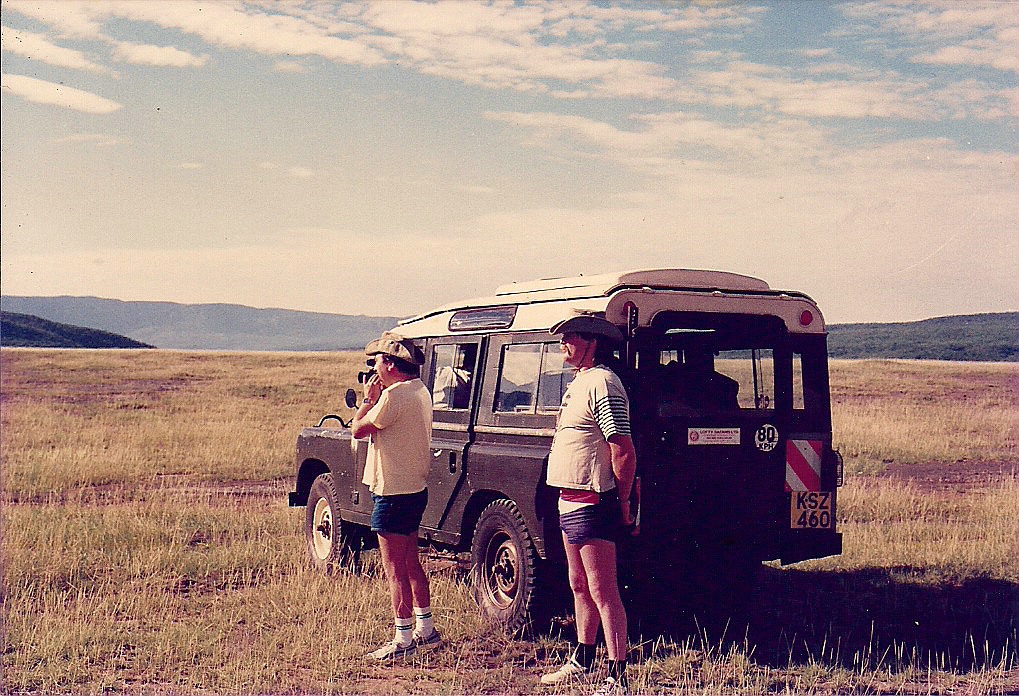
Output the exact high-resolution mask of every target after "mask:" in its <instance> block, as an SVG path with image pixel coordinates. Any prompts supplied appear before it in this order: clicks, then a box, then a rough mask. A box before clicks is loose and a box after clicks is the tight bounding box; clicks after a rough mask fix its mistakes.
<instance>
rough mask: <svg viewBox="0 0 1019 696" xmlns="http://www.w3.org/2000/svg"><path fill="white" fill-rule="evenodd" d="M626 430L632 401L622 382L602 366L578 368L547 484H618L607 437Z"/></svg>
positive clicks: (600, 487) (604, 487)
mask: <svg viewBox="0 0 1019 696" xmlns="http://www.w3.org/2000/svg"><path fill="white" fill-rule="evenodd" d="M629 434H630V403H629V400H628V399H627V397H626V390H625V389H624V388H623V383H622V382H621V381H620V380H619V377H617V376H616V374H615V373H614V372H613V371H612V370H610V369H608V368H607V367H604V366H602V365H596V366H595V367H592V368H589V369H587V370H581V371H580V372H579V373H578V374H577V377H576V378H575V379H574V380H573V381H572V382H570V386H569V387H567V389H566V393H565V394H563V403H562V407H561V408H560V410H559V419H558V421H557V422H556V431H555V436H554V437H553V438H552V450H551V452H549V456H548V474H547V476H546V481H547V483H548V485H550V486H555V487H557V488H572V489H575V490H586V491H595V492H597V493H604V492H606V491H610V490H612V489H613V488H615V487H616V479H615V476H614V475H613V473H612V458H611V456H610V452H609V443H608V439H609V438H610V437H612V436H613V435H629Z"/></svg>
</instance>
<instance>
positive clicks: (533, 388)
mask: <svg viewBox="0 0 1019 696" xmlns="http://www.w3.org/2000/svg"><path fill="white" fill-rule="evenodd" d="M540 369H541V344H540V343H520V344H511V345H508V346H503V348H502V369H500V370H499V390H498V392H496V395H495V410H496V411H498V412H501V413H533V412H534V401H535V395H536V393H537V391H538V374H539V371H540Z"/></svg>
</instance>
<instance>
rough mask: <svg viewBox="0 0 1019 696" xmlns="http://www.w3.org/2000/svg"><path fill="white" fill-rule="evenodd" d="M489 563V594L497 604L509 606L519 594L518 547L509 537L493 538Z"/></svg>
mask: <svg viewBox="0 0 1019 696" xmlns="http://www.w3.org/2000/svg"><path fill="white" fill-rule="evenodd" d="M492 548H493V551H492V554H491V555H490V557H489V558H490V563H489V573H488V576H489V594H490V596H491V598H492V601H494V602H495V603H496V604H497V605H499V606H501V607H507V606H509V605H510V604H512V603H513V600H514V599H515V598H516V595H517V585H518V582H519V559H518V558H517V549H516V546H515V545H514V544H513V542H512V541H511V540H509V539H503V540H501V542H500V541H499V540H493V544H492Z"/></svg>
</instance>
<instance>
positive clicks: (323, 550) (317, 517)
mask: <svg viewBox="0 0 1019 696" xmlns="http://www.w3.org/2000/svg"><path fill="white" fill-rule="evenodd" d="M312 529H314V534H313V535H312V547H313V549H314V552H315V556H316V557H317V558H319V559H320V560H325V559H327V558H329V553H330V551H332V548H333V511H332V508H330V507H329V502H328V501H326V500H325V499H324V498H320V499H319V501H318V502H317V503H315V513H314V517H313V518H312Z"/></svg>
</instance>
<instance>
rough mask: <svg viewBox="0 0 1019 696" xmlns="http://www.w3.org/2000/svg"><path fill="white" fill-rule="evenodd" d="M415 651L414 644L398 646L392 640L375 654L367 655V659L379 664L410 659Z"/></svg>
mask: <svg viewBox="0 0 1019 696" xmlns="http://www.w3.org/2000/svg"><path fill="white" fill-rule="evenodd" d="M415 650H417V646H416V645H415V644H414V643H408V644H407V645H400V644H399V643H397V642H396V641H395V640H394V641H392V642H390V643H386V644H385V645H383V646H382V647H381V648H379V649H378V650H376V651H375V652H370V653H368V655H367V657H368V658H369V659H371V660H377V661H379V662H392V661H393V660H399V659H404V658H407V657H410V656H411V655H413V654H414V651H415Z"/></svg>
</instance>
